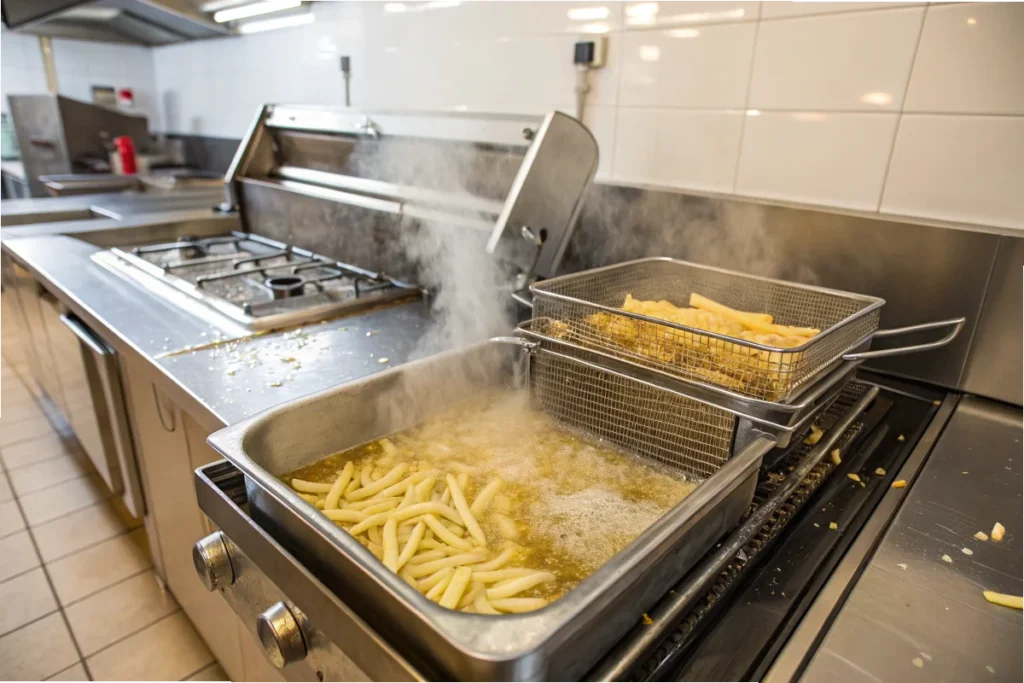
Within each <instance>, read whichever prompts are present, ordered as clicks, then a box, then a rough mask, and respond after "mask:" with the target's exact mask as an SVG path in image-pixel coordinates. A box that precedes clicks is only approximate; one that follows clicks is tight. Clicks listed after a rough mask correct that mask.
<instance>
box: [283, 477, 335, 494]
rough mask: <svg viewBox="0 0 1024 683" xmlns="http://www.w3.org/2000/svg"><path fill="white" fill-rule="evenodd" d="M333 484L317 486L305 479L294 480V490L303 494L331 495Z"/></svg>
mask: <svg viewBox="0 0 1024 683" xmlns="http://www.w3.org/2000/svg"><path fill="white" fill-rule="evenodd" d="M331 486H332V484H317V483H316V482H312V481H306V480H304V479H292V488H293V489H295V490H296V491H300V492H302V493H330V492H331Z"/></svg>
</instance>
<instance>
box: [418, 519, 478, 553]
mask: <svg viewBox="0 0 1024 683" xmlns="http://www.w3.org/2000/svg"><path fill="white" fill-rule="evenodd" d="M423 521H424V522H426V523H427V526H428V527H430V530H431V531H433V532H434V534H436V535H437V537H438V538H439V539H441V540H442V541H444V542H445V543H447V544H448V545H450V546H454V547H456V548H459V549H461V550H472V549H473V544H472V543H470V542H469V541H467V540H466V539H464V538H459V537H458V536H456V535H455V534H453V533H452V532H450V531H448V529H447V528H446V527H445V526H444V525H443V524H441V522H439V521H437V517H435V516H434V515H423Z"/></svg>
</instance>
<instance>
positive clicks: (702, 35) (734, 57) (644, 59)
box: [619, 23, 756, 109]
mask: <svg viewBox="0 0 1024 683" xmlns="http://www.w3.org/2000/svg"><path fill="white" fill-rule="evenodd" d="M755 32H756V25H755V24H754V23H745V24H725V25H722V26H707V27H704V26H702V27H699V28H693V27H686V28H675V29H668V30H657V31H628V32H626V33H625V35H624V36H623V47H622V51H623V55H622V60H623V64H622V84H621V86H620V88H619V106H623V107H630V106H643V107H695V108H697V107H708V108H725V109H729V108H732V109H742V108H744V107H745V106H746V98H747V83H748V82H749V81H750V58H751V53H752V51H753V49H754V35H755Z"/></svg>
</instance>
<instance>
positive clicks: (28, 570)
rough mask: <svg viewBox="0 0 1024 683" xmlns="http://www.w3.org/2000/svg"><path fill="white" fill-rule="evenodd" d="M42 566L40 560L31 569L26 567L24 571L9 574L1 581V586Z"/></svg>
mask: <svg viewBox="0 0 1024 683" xmlns="http://www.w3.org/2000/svg"><path fill="white" fill-rule="evenodd" d="M5 538H6V537H5ZM42 566H43V565H42V562H40V563H39V564H37V565H36V566H34V567H32V568H30V569H26V570H24V571H20V572H18V573H17V574H11V575H10V576H8V577H7V578H6V579H4V580H3V581H0V586H2V585H4V584H5V583H7V582H8V581H13V580H14V579H16V578H18V577H20V576H25V574H30V573H32V572H34V571H35V570H37V569H39V568H40V567H42Z"/></svg>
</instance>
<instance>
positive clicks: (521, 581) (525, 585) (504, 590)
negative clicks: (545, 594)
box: [487, 572, 555, 604]
mask: <svg viewBox="0 0 1024 683" xmlns="http://www.w3.org/2000/svg"><path fill="white" fill-rule="evenodd" d="M554 580H555V575H554V574H552V573H551V572H535V573H533V574H529V575H527V576H521V577H519V578H518V579H509V580H508V581H502V582H501V583H499V584H497V585H495V586H494V587H492V588H488V589H487V599H488V600H490V601H491V603H492V604H493V603H494V601H495V600H501V599H503V598H511V597H512V596H513V595H518V594H519V593H522V592H523V591H526V590H530V589H531V588H533V587H535V586H539V585H540V584H542V583H547V582H548V581H554Z"/></svg>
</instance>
